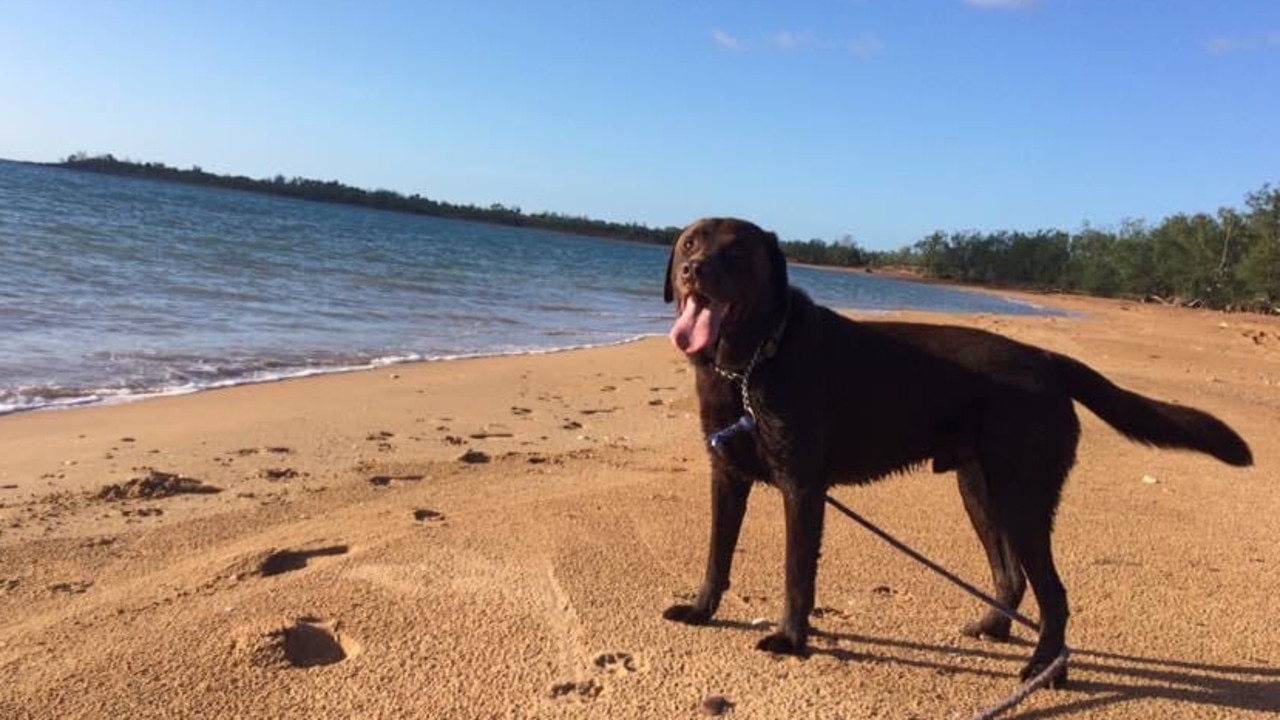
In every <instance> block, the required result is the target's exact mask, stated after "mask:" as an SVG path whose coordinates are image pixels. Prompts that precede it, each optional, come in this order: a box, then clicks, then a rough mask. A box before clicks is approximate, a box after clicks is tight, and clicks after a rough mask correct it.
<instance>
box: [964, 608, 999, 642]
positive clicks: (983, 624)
mask: <svg viewBox="0 0 1280 720" xmlns="http://www.w3.org/2000/svg"><path fill="white" fill-rule="evenodd" d="M1009 629H1010V622H1009V618H1007V617H1005V616H1003V615H1000V614H999V613H991V614H990V615H987V616H985V617H983V618H982V619H981V620H978V621H976V622H971V623H969V624H968V625H965V626H964V627H962V628H960V633H961V634H963V635H967V636H969V637H971V638H978V639H980V640H981V639H986V640H995V641H996V642H1008V641H1009Z"/></svg>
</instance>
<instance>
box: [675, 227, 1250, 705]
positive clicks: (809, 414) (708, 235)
mask: <svg viewBox="0 0 1280 720" xmlns="http://www.w3.org/2000/svg"><path fill="white" fill-rule="evenodd" d="M664 294H665V299H666V301H667V302H671V301H672V300H674V301H676V302H677V313H676V314H677V319H676V322H675V325H674V326H673V327H672V329H671V333H670V337H671V340H672V342H674V343H675V345H676V347H678V348H679V349H680V350H681V351H683V352H684V353H685V354H686V355H687V356H688V358H689V360H690V361H691V362H692V364H693V366H694V368H695V369H696V373H695V376H696V382H697V395H698V401H699V404H700V413H701V419H702V430H703V432H704V433H705V434H706V435H707V437H708V438H709V445H710V446H711V452H710V456H711V525H712V527H711V547H710V551H709V552H708V557H707V566H706V574H705V577H704V579H703V582H702V587H701V589H700V590H699V591H698V595H697V597H696V599H695V600H694V601H693V604H692V605H674V606H672V607H670V608H668V609H667V610H666V612H664V613H663V616H664V617H665V618H667V619H668V620H674V621H677V622H682V623H688V624H691V625H701V624H704V623H706V622H708V621H709V620H710V619H711V617H712V615H714V614H715V612H716V608H717V606H718V605H719V603H720V597H721V595H723V593H724V591H725V590H726V589H728V587H729V571H730V566H731V565H732V563H733V552H734V546H735V545H736V544H737V541H738V531H739V529H740V528H741V527H742V517H743V514H744V512H745V511H746V507H747V495H748V494H749V493H750V491H751V485H752V482H753V481H763V482H767V483H769V484H771V485H773V486H775V487H777V488H778V489H779V490H780V491H781V492H782V500H783V506H784V510H785V518H786V602H785V605H784V609H783V612H782V619H781V621H780V622H779V624H778V627H777V631H776V632H774V633H773V634H771V635H769V636H767V637H765V638H764V639H762V640H760V642H759V643H758V644H757V647H758V648H759V649H761V650H766V651H769V652H774V653H784V654H791V655H805V654H807V645H806V643H807V639H808V635H809V614H810V612H811V611H812V610H813V602H814V581H815V577H816V575H817V570H818V552H819V547H820V545H821V542H822V521H823V510H824V505H823V501H824V497H825V495H826V492H827V489H828V488H829V487H831V486H832V485H835V484H842V483H867V482H871V481H873V480H878V479H880V478H883V477H885V476H888V475H892V474H894V473H900V472H904V471H907V470H909V469H911V468H914V467H916V466H919V465H922V464H923V463H925V462H926V461H932V467H933V471H934V472H938V473H941V472H946V471H951V470H955V471H956V474H957V476H958V478H959V485H960V494H961V497H962V498H963V500H964V507H965V509H966V510H967V511H968V514H969V518H970V520H971V521H972V522H973V527H974V529H975V530H977V533H978V539H979V540H980V541H981V542H982V546H983V548H984V549H985V550H986V554H987V558H988V560H989V561H990V563H991V574H992V577H993V579H994V584H995V590H996V595H997V597H998V598H999V599H1000V600H1001V601H1002V602H1003V603H1005V604H1006V605H1008V606H1009V607H1011V608H1016V607H1017V606H1018V604H1019V603H1020V602H1021V601H1022V597H1023V594H1024V591H1025V588H1026V583H1027V582H1028V581H1029V582H1030V583H1031V590H1032V592H1034V593H1035V597H1036V601H1037V602H1038V603H1039V606H1040V613H1041V620H1040V637H1039V641H1038V642H1037V643H1036V647H1035V651H1034V652H1033V653H1032V656H1031V659H1030V661H1029V662H1028V663H1027V664H1026V666H1025V667H1024V668H1023V670H1022V677H1023V678H1024V679H1025V678H1028V677H1031V676H1034V675H1035V674H1037V673H1039V672H1040V671H1041V670H1043V669H1044V668H1046V667H1048V665H1049V664H1050V663H1051V662H1053V660H1054V659H1055V658H1056V657H1057V656H1058V654H1059V652H1060V651H1061V650H1062V647H1063V642H1064V635H1065V631H1066V626H1067V615H1068V611H1067V594H1066V590H1065V589H1064V588H1063V586H1062V581H1061V580H1060V579H1059V577H1058V572H1057V570H1056V569H1054V565H1053V553H1052V549H1051V547H1050V541H1049V534H1050V531H1051V529H1052V527H1053V517H1054V512H1055V510H1056V508H1057V505H1058V498H1059V496H1060V494H1061V491H1062V485H1063V482H1064V481H1065V480H1066V477H1067V472H1068V471H1069V470H1070V469H1071V466H1072V465H1073V464H1074V462H1075V454H1076V444H1077V441H1078V440H1079V436H1080V423H1079V421H1078V420H1077V419H1076V413H1075V408H1074V405H1073V404H1072V400H1078V401H1080V402H1081V403H1082V404H1084V406H1085V407H1087V408H1089V409H1090V410H1092V411H1093V412H1094V413H1096V414H1097V415H1098V416H1099V417H1101V418H1102V419H1103V420H1105V421H1106V422H1107V423H1109V424H1110V425H1111V426H1112V427H1114V428H1115V429H1117V430H1118V431H1120V432H1121V433H1122V434H1124V435H1125V436H1126V437H1128V438H1130V439H1131V440H1134V441H1137V442H1140V443H1144V444H1147V445H1153V446H1157V447H1162V448H1186V449H1190V450H1196V451H1199V452H1202V453H1207V454H1209V455H1212V456H1213V457H1215V458H1217V459H1219V460H1221V461H1223V462H1226V463H1229V464H1231V465H1237V466H1245V465H1249V464H1251V463H1252V455H1251V453H1250V450H1249V447H1248V445H1246V444H1245V442H1244V440H1242V439H1241V438H1240V436H1239V435H1237V434H1236V433H1235V432H1234V431H1232V430H1231V429H1230V428H1229V427H1227V426H1226V425H1225V424H1224V423H1223V422H1221V421H1220V420H1218V419H1217V418H1215V417H1213V416H1211V415H1209V414H1207V413H1204V412H1201V411H1199V410H1195V409H1192V408H1189V407H1182V406H1178V405H1172V404H1169V403H1165V402H1160V401H1158V400H1152V399H1150V398H1146V397H1143V396H1141V395H1137V394H1135V393H1132V392H1129V391H1127V390H1124V389H1122V388H1119V387H1117V386H1115V385H1113V384H1112V383H1111V382H1110V381H1108V380H1107V379H1106V378H1104V377H1103V376H1102V375H1100V374H1098V373H1097V372H1095V371H1093V370H1092V369H1090V368H1088V367H1086V366H1085V365H1083V364H1081V363H1079V362H1077V361H1075V360H1073V359H1071V358H1068V357H1066V356H1063V355H1059V354H1057V353H1054V352H1050V351H1047V350H1042V349H1039V348H1035V347H1032V346H1029V345H1024V344H1022V343H1018V342H1015V341H1013V340H1010V339H1008V338H1005V337H1001V336H999V335H995V334H992V333H989V332H984V331H982V330H975V329H969V328H961V327H950V326H941V325H924V324H917V323H905V322H861V321H859V322H854V321H852V320H849V319H847V318H844V317H841V316H840V315H837V314H836V313H834V312H832V311H831V310H829V309H827V308H825V307H822V306H820V305H817V304H815V303H814V302H813V301H812V300H810V299H809V297H808V296H806V295H805V294H804V293H803V292H801V291H800V290H797V289H795V288H793V287H790V286H789V284H788V281H787V265H786V260H785V259H784V257H783V255H782V252H781V250H780V249H779V246H778V239H777V237H776V236H775V235H773V234H772V233H768V232H765V231H764V230H761V229H760V228H759V227H757V226H755V225H753V224H751V223H749V222H746V221H743V220H736V219H731V218H713V219H704V220H699V221H697V222H695V223H693V224H692V225H690V226H689V227H687V228H686V229H685V230H684V231H683V232H682V233H681V234H680V236H679V237H678V238H677V239H676V242H675V245H674V247H673V248H672V251H671V259H670V262H669V265H668V268H667V279H666V289H665V293H664ZM1009 625H1010V623H1009V620H1008V619H1007V618H1005V617H1004V616H1003V615H1001V614H999V613H997V612H995V611H990V612H988V613H987V614H986V615H985V616H983V617H982V618H981V619H979V620H978V621H977V622H974V623H972V624H970V625H968V626H966V627H965V630H964V631H965V632H966V634H970V635H974V636H986V637H989V638H992V639H998V640H1003V639H1007V638H1008V636H1009ZM1054 680H1055V683H1054V684H1062V683H1063V682H1065V680H1066V668H1065V666H1064V667H1063V669H1062V672H1061V674H1059V675H1057V676H1056V677H1055V678H1054Z"/></svg>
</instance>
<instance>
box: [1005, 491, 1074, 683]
mask: <svg viewBox="0 0 1280 720" xmlns="http://www.w3.org/2000/svg"><path fill="white" fill-rule="evenodd" d="M1050 515H1051V513H1046V514H1044V515H1042V516H1041V517H1039V518H1030V517H1028V518H1019V519H1016V520H1014V522H1013V523H1012V525H1011V527H1010V530H1009V533H1010V539H1011V540H1012V541H1013V545H1014V547H1015V548H1016V551H1017V552H1018V554H1019V555H1020V556H1021V557H1022V567H1023V569H1024V570H1025V571H1026V573H1027V580H1028V581H1030V583H1031V590H1032V592H1034V593H1035V596H1036V602H1037V603H1038V604H1039V605H1040V639H1039V640H1038V641H1037V642H1036V649H1035V651H1034V652H1033V653H1032V654H1031V660H1030V661H1028V662H1027V664H1026V666H1025V667H1023V668H1022V672H1021V674H1020V677H1021V678H1022V679H1023V680H1027V679H1029V678H1032V677H1035V676H1036V675H1038V674H1039V673H1040V672H1041V671H1042V670H1044V669H1045V668H1047V667H1048V666H1049V665H1050V664H1051V663H1052V662H1053V661H1054V660H1055V659H1056V658H1057V657H1058V654H1059V653H1061V652H1062V647H1063V645H1064V644H1065V643H1066V633H1067V616H1068V615H1069V611H1068V609H1067V590H1066V588H1065V587H1063V585H1062V579H1061V578H1060V577H1058V570H1057V568H1055V567H1054V564H1053V549H1052V547H1051V544H1050V540H1049V530H1050V527H1051V523H1052V518H1051V517H1050ZM1066 681H1067V669H1066V667H1063V669H1062V672H1061V673H1060V674H1059V675H1058V676H1057V677H1056V678H1055V679H1054V680H1053V681H1051V683H1050V684H1051V685H1052V686H1053V687H1061V686H1063V685H1064V684H1065V683H1066Z"/></svg>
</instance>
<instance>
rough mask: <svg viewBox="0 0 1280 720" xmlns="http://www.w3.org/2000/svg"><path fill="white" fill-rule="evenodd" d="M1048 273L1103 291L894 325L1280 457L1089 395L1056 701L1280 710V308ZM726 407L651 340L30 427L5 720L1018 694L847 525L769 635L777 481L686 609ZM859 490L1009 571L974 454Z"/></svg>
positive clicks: (900, 567) (777, 548)
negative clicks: (992, 554) (1114, 414)
mask: <svg viewBox="0 0 1280 720" xmlns="http://www.w3.org/2000/svg"><path fill="white" fill-rule="evenodd" d="M1034 297H1035V298H1036V300H1037V302H1044V303H1045V304H1048V305H1051V306H1052V307H1055V308H1058V309H1061V310H1064V311H1067V312H1070V313H1071V316H1070V317H1042V316H999V315H971V316H955V315H947V314H938V313H920V312H894V313H888V314H887V316H888V317H890V318H893V319H906V320H913V321H921V322H930V323H947V324H962V325H969V326H972V327H980V328H984V329H988V330H991V331H994V332H999V333H1002V334H1006V335H1009V336H1010V337H1013V338H1014V339H1017V340H1020V341H1023V342H1028V343H1031V344H1035V345H1039V346H1041V347H1045V348H1047V349H1051V350H1055V351H1059V352H1063V353H1065V354H1068V355H1071V356H1072V357H1076V358H1079V359H1081V360H1082V361H1084V362H1086V363H1088V364H1090V365H1091V366H1092V367H1094V368H1096V369H1097V370H1099V371H1100V372H1103V373H1105V374H1106V375H1107V376H1108V377H1110V378H1111V379H1113V380H1114V381H1115V382H1117V383H1118V384H1120V385H1122V386H1123V387H1126V388H1129V389H1132V390H1134V391H1137V392H1141V393H1143V394H1146V395H1150V396H1153V397H1157V398H1160V399H1164V400H1172V401H1175V402H1180V403H1185V404H1190V405H1194V406H1196V407H1200V408H1202V409H1205V410H1208V411H1210V412H1213V413H1214V414H1216V415H1218V416H1219V417H1221V418H1222V419H1223V420H1225V421H1227V422H1228V423H1229V424H1231V425H1232V426H1233V427H1235V428H1236V429H1237V430H1238V431H1239V432H1240V433H1241V434H1242V435H1244V436H1245V437H1246V438H1247V439H1248V440H1249V441H1250V442H1251V444H1252V446H1253V449H1254V452H1255V456H1256V462H1257V465H1256V467H1254V468H1250V469H1246V470H1236V469H1231V468H1226V467H1225V466H1222V465H1220V464H1217V463H1215V462H1213V461H1212V460H1209V459H1206V458H1203V457H1201V456H1198V455H1192V454H1187V453H1178V452H1161V451H1156V450H1151V449H1148V448H1143V447H1140V446H1137V445H1134V444H1132V443H1129V442H1128V441H1126V440H1124V439H1123V438H1122V437H1120V436H1119V435H1118V434H1117V433H1116V432H1115V431H1113V430H1111V429H1110V428H1107V427H1106V426H1104V425H1103V424H1102V423H1101V422H1100V421H1099V420H1098V419H1097V418H1095V417H1094V416H1092V415H1091V414H1090V413H1088V411H1085V410H1083V409H1081V410H1080V412H1079V415H1080V419H1081V422H1082V425H1083V437H1082V441H1081V446H1080V456H1079V458H1078V463H1077V467H1076V470H1075V472H1074V473H1073V474H1072V477H1071V479H1070V481H1069V482H1068V484H1067V487H1066V490H1065V493H1064V497H1063V503H1062V508H1061V510H1060V512H1059V515H1058V520H1057V531H1056V533H1055V536H1054V537H1055V545H1056V548H1057V554H1058V557H1059V569H1060V571H1061V572H1062V574H1063V576H1064V580H1065V582H1066V584H1067V586H1068V589H1069V591H1070V592H1071V594H1072V595H1071V597H1072V602H1073V610H1074V611H1075V612H1074V615H1073V617H1072V624H1071V626H1070V629H1069V635H1068V643H1069V644H1070V645H1071V646H1072V648H1073V649H1075V651H1076V655H1075V658H1076V660H1075V661H1074V663H1075V664H1074V665H1073V667H1072V680H1073V685H1072V686H1071V687H1070V688H1068V689H1067V690H1062V691H1055V692H1038V693H1036V694H1034V695H1033V696H1032V697H1031V698H1030V699H1029V700H1028V701H1027V704H1026V705H1025V706H1024V708H1023V711H1024V712H1029V713H1041V714H1057V713H1063V712H1066V713H1070V712H1072V710H1073V709H1079V708H1082V707H1087V708H1089V710H1088V713H1089V715H1090V717H1102V718H1147V717H1172V718H1193V717H1201V716H1203V715H1205V714H1207V713H1212V714H1214V715H1215V717H1230V718H1237V717H1239V718H1254V717H1257V718H1261V717H1268V716H1269V715H1270V713H1272V712H1273V711H1274V710H1275V709H1276V700H1275V696H1274V676H1275V673H1276V671H1277V664H1276V663H1277V661H1276V659H1275V657H1274V648H1275V647H1278V646H1280V628H1278V627H1276V626H1275V623H1273V622H1272V621H1271V615H1272V614H1273V611H1272V605H1273V603H1272V600H1273V598H1272V597H1271V596H1272V590H1273V589H1274V588H1275V587H1280V562H1277V560H1276V558H1275V557H1274V552H1272V550H1271V549H1272V548H1275V547H1280V527H1277V525H1276V523H1275V522H1274V518H1275V517H1276V516H1278V515H1280V482H1277V481H1280V474H1278V473H1277V472H1276V470H1275V468H1276V467H1277V466H1278V465H1280V445H1277V443H1275V442H1274V441H1273V440H1272V439H1271V438H1272V436H1273V434H1274V419H1275V413H1276V409H1277V408H1280V318H1269V317H1265V316H1245V315H1225V314H1221V313H1205V312H1202V311H1196V310H1186V309H1181V308H1167V307H1159V306H1152V305H1142V304H1138V303H1132V302H1125V301H1113V300H1098V299H1094V298H1077V297H1071V296H1062V297H1052V298H1047V297H1043V296H1039V295H1035V296H1034ZM854 316H855V317H874V318H875V319H880V318H882V317H885V316H886V315H885V314H876V315H874V316H870V315H861V314H854ZM851 371H856V368H855V369H851ZM696 414H697V406H696V399H695V397H694V394H693V388H692V375H691V373H690V371H689V369H688V364H687V362H686V361H685V360H684V359H683V358H682V357H679V356H678V353H676V352H675V351H674V350H673V349H672V348H671V347H670V346H669V344H668V343H667V341H666V340H665V339H664V338H659V337H649V338H645V339H641V340H639V341H637V342H630V343H626V344H621V345H615V346H610V347H603V348H592V349H582V350H575V351H572V352H558V353H549V354H542V355H518V356H505V357H490V358H478V359H469V360H466V361H463V362H418V363H406V364H399V365H392V366H386V367H381V368H376V369H370V370H362V371H355V372H349V373H342V374H325V375H319V376H314V377H308V378H301V379H294V380H289V381H287V382H283V381H282V382H274V383H263V384H257V385H241V386H236V387H230V388H224V389H220V390H218V391H217V392H198V393H194V394H188V395H181V396H173V397H162V398H155V399H151V400H148V401H146V402H134V403H124V404H118V405H110V406H93V407H82V408H76V412H57V413H54V412H25V413H18V414H10V415H5V416H3V417H0V688H3V689H0V716H3V717H13V718H38V717H60V716H68V717H91V718H98V717H111V716H127V717H136V718H162V717H164V718H175V717H176V718H197V717H208V716H211V715H218V716H226V717H242V718H264V719H265V718H274V717H282V716H308V717H320V716H325V717H403V716H410V715H411V716H421V717H561V718H570V719H575V718H591V717H602V716H615V717H698V716H699V715H698V713H699V710H698V708H699V706H700V705H701V703H702V702H703V700H704V699H706V698H707V697H709V696H712V695H720V696H723V697H725V698H727V699H728V700H729V701H730V702H732V703H733V706H734V709H733V713H734V714H740V715H742V716H745V717H764V718H792V717H798V716H811V715H817V716H822V717H837V716H844V717H900V716H904V715H915V716H925V717H939V716H948V715H951V714H955V713H969V712H972V711H974V710H976V709H978V708H981V707H986V706H988V705H990V704H992V703H993V702H994V701H996V700H998V699H1000V698H1002V697H1005V696H1006V695H1007V694H1008V693H1009V692H1010V691H1011V690H1012V689H1013V688H1014V687H1015V686H1016V684H1017V683H1016V677H1015V673H1016V672H1017V670H1018V668H1019V667H1020V666H1021V663H1022V661H1023V660H1025V654H1026V653H1027V652H1029V649H1028V647H1027V646H1026V645H1024V644H1022V641H1021V640H1020V641H1019V642H1018V643H1017V644H1012V645H1002V644H992V643H985V642H981V641H977V640H973V639H970V638H965V637H962V636H960V634H959V633H958V632H957V628H959V627H960V625H962V624H963V623H964V622H967V621H970V620H972V619H974V618H975V617H976V616H977V614H978V613H979V612H980V608H979V607H977V604H976V603H973V602H970V601H969V600H967V599H966V598H964V597H963V596H962V595H961V594H959V593H957V592H956V591H955V590H954V588H951V587H949V586H946V585H945V584H941V583H939V582H938V581H937V580H936V579H934V578H932V577H930V576H927V575H925V574H923V573H921V572H920V571H919V570H918V569H916V568H915V567H913V566H912V565H911V564H910V563H908V562H906V561H905V560H904V559H902V558H901V556H898V555H896V554H894V553H891V552H889V551H888V550H887V549H885V548H883V547H881V546H880V545H878V544H877V543H876V542H875V541H874V540H873V539H871V538H869V537H868V536H866V535H865V534H862V533H859V532H858V531H857V530H855V529H853V528H851V527H850V526H849V525H847V524H844V523H840V522H839V521H838V520H836V519H835V518H834V517H833V518H832V521H831V523H830V524H829V527H828V528H827V531H826V542H825V545H824V551H823V558H822V563H823V569H822V572H821V574H820V578H819V590H818V605H819V610H820V612H818V613H817V614H816V615H815V618H814V624H815V627H816V628H817V629H818V630H819V633H818V635H816V636H815V640H814V654H813V656H812V657H811V658H809V659H808V660H795V659H790V658H787V659H779V658H773V657H771V656H768V655H767V654H764V653H759V652H757V651H755V650H754V649H753V645H754V642H755V640H756V639H757V636H758V635H759V634H761V633H762V632H764V630H763V629H762V628H761V626H760V625H759V624H758V623H761V622H763V623H768V622H769V621H771V620H772V619H773V618H775V617H777V616H778V613H779V612H780V609H781V605H782V600H783V598H782V584H781V572H782V564H781V563H782V555H781V552H782V537H783V526H782V515H781V512H780V502H779V500H778V497H777V493H776V492H774V491H773V490H771V489H768V488H763V487H762V488H759V489H757V490H756V491H755V495H756V499H755V500H754V501H753V503H752V506H751V511H750V512H749V514H748V518H747V521H746V524H745V526H744V529H743V536H742V542H741V545H740V552H739V559H738V561H737V562H736V563H735V574H734V584H733V588H732V589H731V590H730V592H729V593H728V594H727V595H726V597H725V601H724V603H723V604H722V606H721V609H720V612H719V615H718V623H717V624H713V625H712V626H710V627H706V628H686V627H683V626H677V625H673V624H671V623H667V622H664V621H662V620H661V619H660V613H661V610H662V609H663V608H664V607H666V606H667V605H669V604H670V603H671V602H675V601H678V599H679V598H685V597H687V596H688V595H687V594H688V593H690V592H692V591H693V590H695V589H696V587H697V583H698V580H699V577H700V573H701V568H702V563H703V562H704V559H705V558H704V553H705V551H706V547H705V543H706V532H707V528H708V526H709V522H710V518H709V517H708V515H709V513H708V507H707V499H706V496H707V488H708V479H707V461H706V456H705V450H704V449H703V445H702V438H701V436H700V433H699V431H698V427H697V426H698V421H697V418H696ZM170 476H172V479H167V478H170ZM183 478H185V479H187V480H185V481H184V480H182V479H183ZM143 481H146V482H143ZM148 492H150V493H151V494H146V493H148ZM835 492H836V494H837V495H838V496H839V497H840V498H841V499H842V500H843V501H845V502H847V503H848V504H851V505H853V506H855V507H857V508H858V509H859V511H860V512H865V513H866V514H867V516H868V517H870V518H872V519H874V520H875V521H876V522H877V524H880V525H882V526H883V527H885V528H886V529H887V530H890V531H891V532H894V533H895V534H897V535H899V537H902V538H903V540H904V541H907V542H909V543H911V544H912V545H914V546H915V547H917V548H918V549H920V550H921V551H922V552H924V553H925V554H927V555H930V556H931V557H933V558H934V559H936V560H938V561H939V562H941V563H942V564H944V565H945V566H947V567H948V568H949V569H951V570H952V571H954V572H956V573H957V574H958V575H960V576H962V577H964V578H966V579H968V580H970V581H972V582H975V583H976V584H977V585H979V586H981V587H986V586H987V584H988V580H987V571H986V565H985V560H984V559H983V555H982V551H981V549H980V547H979V546H978V543H977V541H976V539H975V538H974V537H973V533H972V530H971V529H970V527H969V525H968V521H967V519H966V518H965V517H964V514H963V509H962V507H961V504H960V501H959V499H958V498H957V496H956V493H955V488H954V479H953V478H951V477H950V476H943V477H934V476H932V475H931V473H929V472H928V470H927V468H923V469H919V470H916V471H914V472H911V473H908V477H905V478H893V479H888V480H886V481H885V482H881V483H877V484H874V485H869V486H865V487H853V488H842V489H840V490H837V491H835ZM1223 598H1229V601H1230V607H1231V612H1230V613H1222V612H1221V608H1222V603H1223ZM1023 607H1024V611H1025V612H1027V614H1029V615H1032V616H1034V615H1035V614H1036V613H1035V604H1034V602H1033V601H1030V600H1028V602H1027V603H1026V604H1024V606H1023ZM1206 628H1209V630H1208V631H1207V630H1206ZM1020 637H1021V638H1023V639H1024V640H1025V639H1026V634H1025V633H1023V634H1021V635H1020ZM291 638H292V641H291ZM308 639H309V640H310V641H314V642H313V643H310V644H308ZM291 643H292V644H291ZM291 648H292V649H291ZM144 679H145V682H143V680H144Z"/></svg>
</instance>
